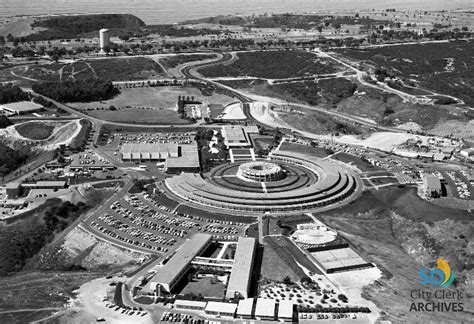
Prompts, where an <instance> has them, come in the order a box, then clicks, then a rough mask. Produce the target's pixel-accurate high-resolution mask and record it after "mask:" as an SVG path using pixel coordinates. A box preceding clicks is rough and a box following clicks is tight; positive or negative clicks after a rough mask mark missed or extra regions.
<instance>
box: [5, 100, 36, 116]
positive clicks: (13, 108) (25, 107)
mask: <svg viewBox="0 0 474 324" xmlns="http://www.w3.org/2000/svg"><path fill="white" fill-rule="evenodd" d="M43 109H44V107H43V106H41V105H40V104H37V103H34V102H31V101H19V102H12V103H8V104H2V105H0V110H2V111H3V112H4V114H5V115H7V116H13V115H26V114H31V113H33V112H37V111H41V110H43Z"/></svg>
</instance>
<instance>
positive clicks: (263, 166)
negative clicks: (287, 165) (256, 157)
mask: <svg viewBox="0 0 474 324" xmlns="http://www.w3.org/2000/svg"><path fill="white" fill-rule="evenodd" d="M237 175H238V176H240V177H243V178H245V179H248V180H253V181H258V182H270V181H278V180H281V179H283V178H284V177H285V171H284V170H283V169H282V167H281V166H279V165H278V164H276V163H271V162H266V161H257V162H247V163H243V164H241V165H240V166H239V169H238V171H237Z"/></svg>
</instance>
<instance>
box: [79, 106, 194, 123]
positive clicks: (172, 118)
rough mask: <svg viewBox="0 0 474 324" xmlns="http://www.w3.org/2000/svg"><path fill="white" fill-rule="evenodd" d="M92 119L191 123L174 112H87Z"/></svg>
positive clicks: (130, 110) (154, 110)
mask: <svg viewBox="0 0 474 324" xmlns="http://www.w3.org/2000/svg"><path fill="white" fill-rule="evenodd" d="M88 114H89V115H90V116H92V117H96V118H99V119H103V120H108V121H114V122H123V123H131V124H133V123H149V124H176V125H188V124H191V121H189V120H187V119H182V118H180V116H179V115H178V113H177V112H176V111H173V110H156V109H137V108H125V109H120V110H116V111H113V110H93V111H88Z"/></svg>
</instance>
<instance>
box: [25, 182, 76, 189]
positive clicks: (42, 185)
mask: <svg viewBox="0 0 474 324" xmlns="http://www.w3.org/2000/svg"><path fill="white" fill-rule="evenodd" d="M22 187H27V188H33V189H64V188H66V187H67V182H66V181H37V182H36V183H25V184H22Z"/></svg>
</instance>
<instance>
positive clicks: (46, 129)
mask: <svg viewBox="0 0 474 324" xmlns="http://www.w3.org/2000/svg"><path fill="white" fill-rule="evenodd" d="M54 128H55V127H54V126H50V125H46V124H44V123H41V122H32V123H25V124H21V125H18V126H15V129H16V130H17V132H18V133H19V134H20V135H21V136H23V137H26V138H29V139H32V140H44V139H47V138H48V137H49V136H51V134H52V133H53V130H54Z"/></svg>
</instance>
